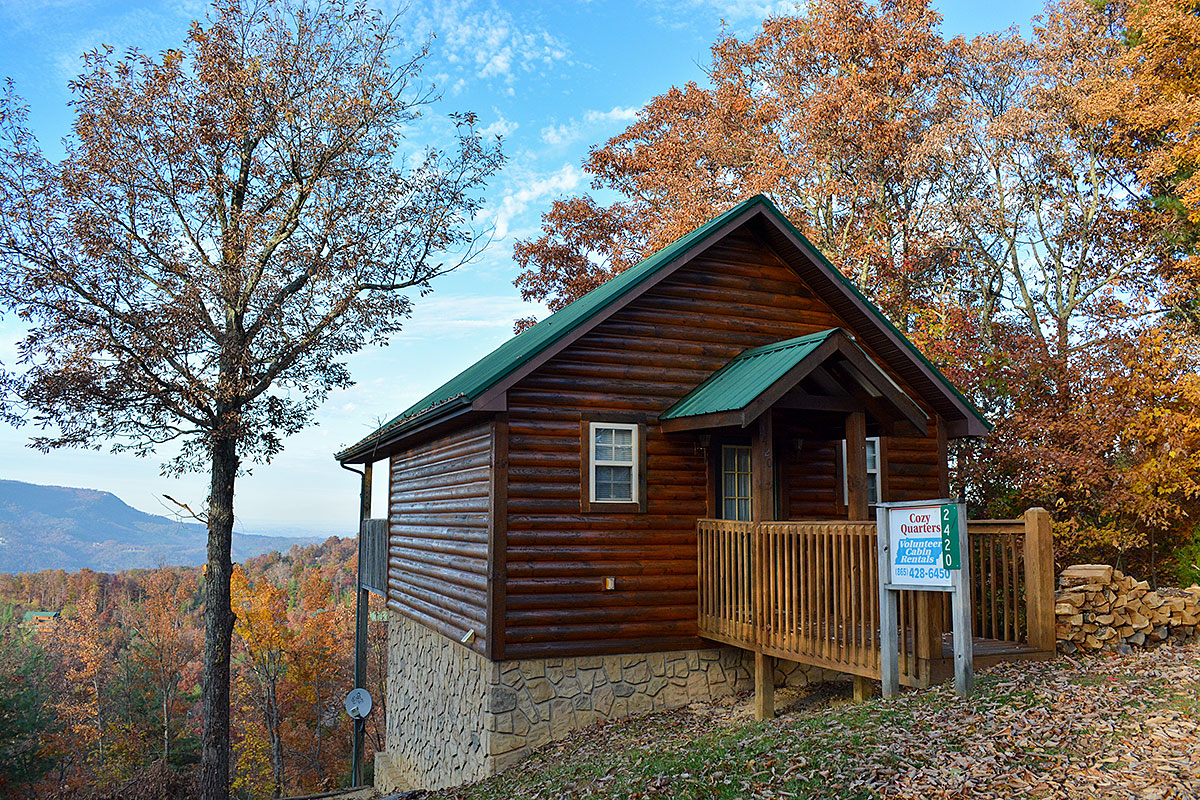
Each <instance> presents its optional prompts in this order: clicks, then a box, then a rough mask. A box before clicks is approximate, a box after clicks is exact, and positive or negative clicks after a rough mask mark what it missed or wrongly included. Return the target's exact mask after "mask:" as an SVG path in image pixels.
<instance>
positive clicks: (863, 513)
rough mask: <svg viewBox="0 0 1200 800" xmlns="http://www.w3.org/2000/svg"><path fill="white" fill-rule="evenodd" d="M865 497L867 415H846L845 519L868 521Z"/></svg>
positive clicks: (859, 413) (858, 412)
mask: <svg viewBox="0 0 1200 800" xmlns="http://www.w3.org/2000/svg"><path fill="white" fill-rule="evenodd" d="M868 506H869V498H868V497H867V414H866V412H865V411H852V412H850V413H849V414H847V415H846V518H847V519H852V520H862V519H870V509H869V507H868Z"/></svg>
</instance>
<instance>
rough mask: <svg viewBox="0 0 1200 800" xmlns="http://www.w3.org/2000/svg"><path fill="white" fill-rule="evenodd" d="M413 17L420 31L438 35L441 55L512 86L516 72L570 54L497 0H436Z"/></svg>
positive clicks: (413, 11)
mask: <svg viewBox="0 0 1200 800" xmlns="http://www.w3.org/2000/svg"><path fill="white" fill-rule="evenodd" d="M410 14H411V16H410V19H411V20H412V22H413V27H415V29H417V30H425V31H431V32H433V33H434V34H435V35H436V37H437V41H436V42H435V44H434V54H435V56H440V57H441V58H444V59H446V60H447V62H449V63H451V64H455V65H460V66H465V67H467V68H469V69H471V70H472V71H473V72H474V75H475V77H479V78H496V79H500V80H503V81H505V82H506V83H511V82H512V80H513V77H514V73H516V72H518V71H522V72H528V71H533V70H535V69H539V68H543V67H548V66H551V65H553V64H554V63H555V62H558V61H563V60H565V59H566V58H567V57H568V55H569V52H570V51H569V50H568V48H567V46H566V44H565V43H564V42H561V41H559V40H558V39H557V38H556V37H555V36H553V35H552V34H551V33H550V32H549V31H547V30H546V29H545V28H542V27H540V26H538V25H537V24H535V23H533V22H531V21H530V20H528V19H524V18H518V17H517V16H514V14H513V13H512V12H511V11H509V10H508V9H504V8H501V7H500V6H499V5H498V4H497V2H496V0H433V2H426V3H423V4H421V5H414V6H412V8H411V10H410Z"/></svg>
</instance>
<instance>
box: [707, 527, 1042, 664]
mask: <svg viewBox="0 0 1200 800" xmlns="http://www.w3.org/2000/svg"><path fill="white" fill-rule="evenodd" d="M968 532H969V552H968V559H967V569H968V570H969V572H970V586H971V591H972V599H973V602H972V607H973V616H972V621H971V622H972V631H973V632H974V633H975V637H974V638H973V640H972V644H973V647H972V649H973V652H974V656H975V663H976V664H977V665H978V666H986V665H989V664H993V663H997V662H999V661H1006V660H1023V659H1040V658H1049V657H1051V656H1052V655H1053V653H1054V616H1053V595H1054V587H1053V563H1052V551H1051V549H1050V529H1049V517H1048V515H1047V514H1046V512H1045V511H1042V510H1041V509H1034V510H1032V511H1030V512H1028V513H1026V515H1025V518H1024V519H1021V520H977V521H972V522H970V523H969V524H968ZM697 535H698V542H699V576H698V577H699V590H700V597H699V620H698V622H699V630H700V635H701V636H703V637H705V638H708V639H713V640H715V641H719V642H723V643H726V644H731V645H735V646H737V647H741V648H744V649H747V650H751V651H753V652H755V653H756V654H757V655H758V656H759V657H760V659H761V657H774V658H783V659H786V660H789V661H798V662H801V663H804V664H811V665H814V666H819V667H824V668H826V669H831V670H836V671H839V672H844V673H847V674H850V675H855V676H858V677H860V678H863V679H873V680H877V679H878V678H879V673H880V670H879V663H880V646H879V594H878V585H877V578H876V576H877V574H878V566H877V564H878V561H877V556H876V548H875V523H874V522H850V521H840V520H832V521H830V520H822V521H790V522H761V523H753V522H731V521H726V520H712V519H706V520H701V521H700V522H699V524H698V526H697ZM899 616H900V619H899V626H900V630H899V634H900V636H899V641H900V674H901V681H902V682H903V683H905V684H908V685H912V686H929V685H930V684H932V683H935V682H938V681H940V680H943V679H944V678H945V677H947V676H948V675H949V674H951V672H952V665H953V654H952V648H951V635H950V634H949V633H946V631H947V630H949V628H950V625H949V619H950V613H949V596H948V595H945V594H941V593H934V592H902V593H901V595H900V615H899ZM760 671H761V672H764V674H766V673H767V670H766V669H765V668H763V669H760Z"/></svg>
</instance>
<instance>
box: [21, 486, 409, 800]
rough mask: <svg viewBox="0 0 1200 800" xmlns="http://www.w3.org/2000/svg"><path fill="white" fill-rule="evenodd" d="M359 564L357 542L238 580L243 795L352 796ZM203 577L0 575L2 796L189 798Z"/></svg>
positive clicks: (374, 738) (379, 640)
mask: <svg viewBox="0 0 1200 800" xmlns="http://www.w3.org/2000/svg"><path fill="white" fill-rule="evenodd" d="M109 497H111V495H109ZM112 500H116V498H112ZM117 502H118V503H119V501H117ZM126 508H128V507H126ZM357 560H358V559H357V551H356V544H355V541H354V540H353V539H341V538H337V537H330V538H329V539H327V540H326V541H325V542H323V543H321V544H315V545H306V546H301V545H294V546H292V547H291V548H290V549H289V550H287V551H286V552H280V551H274V552H271V553H268V554H266V555H261V556H257V557H255V558H251V559H249V560H247V561H245V562H244V563H242V564H241V565H240V566H239V567H238V568H237V570H236V572H235V578H234V605H235V610H236V613H237V614H238V620H239V621H238V626H237V628H236V631H235V635H234V648H235V658H234V665H233V672H234V715H233V719H234V749H235V753H236V757H237V758H236V771H235V780H234V791H235V795H236V796H238V797H242V798H259V797H270V796H272V795H276V794H277V793H283V794H301V793H305V792H315V791H320V790H323V789H327V788H333V787H336V786H339V785H342V783H343V782H344V780H345V778H346V775H347V773H348V772H349V767H350V744H349V743H350V720H349V718H348V717H347V716H346V714H345V711H344V710H343V708H342V700H343V698H344V697H345V695H346V692H348V691H349V690H350V689H351V688H352V683H353V647H354V576H355V574H356V570H357ZM200 575H201V568H184V567H165V568H159V569H133V570H126V571H122V572H117V573H111V574H110V573H103V572H95V571H92V570H90V569H84V570H80V571H77V572H67V571H66V570H61V569H55V570H43V571H41V572H30V573H24V574H20V575H7V574H6V575H0V719H3V720H5V722H6V724H5V725H4V726H0V796H3V797H22V796H30V797H32V796H37V797H41V798H46V797H64V798H65V797H72V798H75V797H82V798H86V797H92V796H95V797H105V796H112V793H113V792H115V791H117V790H120V791H121V792H123V794H122V796H129V797H140V796H147V797H150V796H153V797H160V796H172V797H173V796H185V795H186V794H187V793H188V791H189V787H190V786H191V781H192V780H193V779H194V777H195V769H196V765H197V764H198V762H199V742H200V738H199V737H200V713H199V696H200V689H199V681H200V670H201V663H202V653H201V649H202V643H203V630H202V622H201V619H200V613H199V611H200V604H201V602H202V601H203V596H202V593H201V591H200V589H199V587H200V580H199V579H200ZM377 602H378V601H377ZM30 610H40V611H59V612H61V617H60V618H59V620H58V621H57V623H56V624H54V625H53V626H50V627H48V628H47V629H45V630H41V631H38V632H36V633H35V632H34V631H33V630H32V629H28V628H24V627H22V626H21V621H22V618H23V615H24V612H26V611H30ZM370 634H371V653H370V658H369V675H370V681H369V684H368V688H370V690H371V693H372V695H374V696H375V698H376V709H375V711H373V712H372V715H371V718H370V720H369V721H368V727H367V734H368V736H367V738H368V744H367V752H368V761H367V763H368V764H369V763H370V759H371V755H370V754H371V753H373V752H374V748H375V746H376V743H378V742H381V741H382V735H383V727H382V720H383V713H384V711H383V708H382V705H383V702H382V701H383V691H382V674H383V673H382V670H381V666H382V663H383V658H384V654H385V639H386V630H385V625H384V623H383V622H382V621H379V620H375V621H372V623H371V625H370ZM10 722H11V724H9V723H10ZM163 792H167V795H163V794H162V793H163Z"/></svg>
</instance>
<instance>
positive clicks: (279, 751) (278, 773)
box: [267, 679, 283, 797]
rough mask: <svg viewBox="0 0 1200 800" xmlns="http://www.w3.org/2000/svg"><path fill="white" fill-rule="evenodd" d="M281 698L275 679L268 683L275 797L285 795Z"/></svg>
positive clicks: (268, 724)
mask: <svg viewBox="0 0 1200 800" xmlns="http://www.w3.org/2000/svg"><path fill="white" fill-rule="evenodd" d="M279 721H280V720H279V699H278V697H277V696H276V694H275V679H272V680H271V682H270V683H269V684H267V730H268V732H269V734H270V737H271V765H272V767H273V773H274V777H275V794H274V796H275V797H283V738H282V736H281V735H280V733H279Z"/></svg>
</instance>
